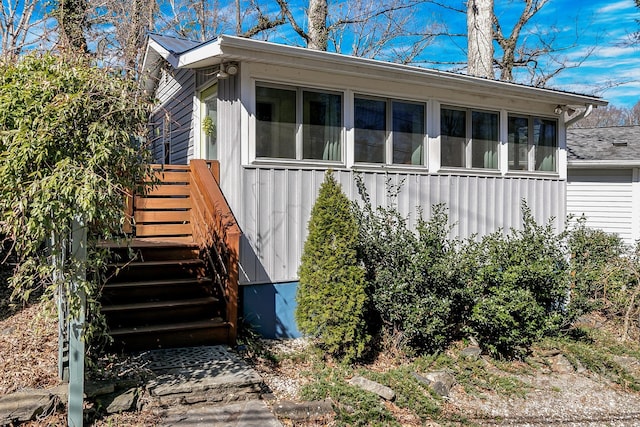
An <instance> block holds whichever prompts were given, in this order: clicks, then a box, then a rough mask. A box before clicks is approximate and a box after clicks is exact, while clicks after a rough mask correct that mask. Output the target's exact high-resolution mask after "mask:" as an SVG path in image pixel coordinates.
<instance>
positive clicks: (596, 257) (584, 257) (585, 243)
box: [567, 217, 631, 318]
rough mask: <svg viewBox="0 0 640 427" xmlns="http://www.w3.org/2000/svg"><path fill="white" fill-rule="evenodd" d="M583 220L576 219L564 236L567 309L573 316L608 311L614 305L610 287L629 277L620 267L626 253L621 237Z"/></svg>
mask: <svg viewBox="0 0 640 427" xmlns="http://www.w3.org/2000/svg"><path fill="white" fill-rule="evenodd" d="M585 223H586V218H584V217H582V218H578V219H577V221H576V222H575V224H574V225H573V227H572V228H571V229H570V231H569V232H568V238H567V241H568V248H569V254H570V261H569V262H570V268H571V302H570V304H569V309H570V311H571V313H572V317H573V318H577V317H579V316H580V315H582V314H584V313H589V312H591V311H594V310H605V311H611V309H612V308H613V307H612V306H615V305H617V304H612V302H611V301H610V298H611V297H612V296H613V295H614V294H615V292H612V290H613V289H619V288H620V287H622V286H624V285H626V284H627V283H628V281H629V280H630V279H631V278H630V277H628V274H626V273H624V271H623V270H624V268H623V269H621V268H619V267H622V266H623V264H624V262H623V259H622V257H623V256H625V255H628V254H627V248H625V245H624V242H623V241H622V239H621V238H620V237H619V236H618V235H616V234H610V233H606V232H604V231H602V230H598V229H593V228H589V227H587V226H586V224H585ZM616 266H617V267H618V268H616ZM621 283H623V284H621ZM613 311H614V312H615V311H618V309H615V308H613Z"/></svg>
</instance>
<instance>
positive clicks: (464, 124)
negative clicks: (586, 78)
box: [255, 83, 558, 171]
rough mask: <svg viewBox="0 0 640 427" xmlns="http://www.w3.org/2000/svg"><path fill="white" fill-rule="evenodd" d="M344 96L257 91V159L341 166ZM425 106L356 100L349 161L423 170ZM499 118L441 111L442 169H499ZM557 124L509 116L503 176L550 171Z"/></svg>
mask: <svg viewBox="0 0 640 427" xmlns="http://www.w3.org/2000/svg"><path fill="white" fill-rule="evenodd" d="M343 109H344V100H343V95H342V93H339V92H321V91H316V90H312V89H304V88H292V87H280V86H270V85H267V84H260V83H259V84H257V85H256V109H255V111H256V157H257V158H279V159H296V160H324V161H336V162H340V161H342V160H343V159H342V152H343V151H342V141H343V139H344V138H343V133H344V131H345V129H344V123H343V117H344V111H343ZM425 123H426V104H424V103H419V102H410V101H404V100H397V99H383V98H378V97H370V96H365V95H356V96H355V97H354V102H353V127H354V160H355V162H358V163H374V164H375V163H382V164H399V165H402V164H406V165H423V164H424V159H425V153H424V150H425V141H426V125H425ZM499 129H500V116H499V113H497V112H493V111H480V110H474V109H465V108H457V107H442V108H441V111H440V136H441V138H440V141H441V148H440V152H441V159H440V162H441V166H443V167H459V168H479V169H498V167H499V166H498V146H499V141H500V138H499ZM557 147H558V144H557V122H556V121H555V120H552V119H544V118H538V117H530V116H524V115H516V114H509V115H508V153H509V169H510V170H524V171H555V170H556V153H557Z"/></svg>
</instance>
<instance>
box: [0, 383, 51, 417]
mask: <svg viewBox="0 0 640 427" xmlns="http://www.w3.org/2000/svg"><path fill="white" fill-rule="evenodd" d="M58 402H59V400H58V398H57V397H56V396H55V395H53V394H51V393H49V392H48V391H47V390H36V389H33V390H31V389H29V390H23V391H20V392H16V393H11V394H8V395H5V396H2V397H0V425H3V426H4V425H9V424H12V423H14V422H24V421H29V420H34V419H36V417H38V416H39V415H41V414H43V413H48V412H51V411H52V410H53V408H54V407H55V406H56V405H57V403H58Z"/></svg>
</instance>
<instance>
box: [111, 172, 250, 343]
mask: <svg viewBox="0 0 640 427" xmlns="http://www.w3.org/2000/svg"><path fill="white" fill-rule="evenodd" d="M217 166H218V165H217V163H215V162H205V161H202V160H199V161H193V162H192V164H191V165H189V166H167V165H165V166H157V167H154V169H155V170H156V172H155V174H156V178H157V179H158V180H159V181H158V182H156V183H155V185H154V186H153V188H152V189H150V190H149V191H147V192H146V194H141V195H136V196H135V197H133V203H132V207H133V209H132V212H131V214H132V217H133V219H134V228H133V229H132V230H131V231H132V235H133V236H134V237H133V238H132V239H128V240H126V241H123V242H103V243H102V246H104V247H107V248H109V249H110V250H111V254H112V262H111V264H110V266H109V269H108V271H107V275H106V276H107V279H106V281H105V283H104V286H103V288H102V297H101V303H102V313H103V314H104V316H105V318H106V320H107V325H108V327H109V330H110V334H111V337H112V338H113V340H114V344H113V346H114V348H115V349H119V350H125V351H136V350H146V349H154V348H167V347H184V346H196V345H211V344H219V343H234V342H235V338H236V325H237V250H238V242H239V235H240V233H239V230H238V228H237V225H236V223H235V218H233V215H232V214H231V211H230V209H229V208H228V206H227V205H226V201H224V197H222V193H221V191H220V188H219V186H218V180H219V178H218V179H216V178H217V176H216V174H217V173H218V172H217V171H218V170H219V169H218V167H217ZM198 175H202V176H198ZM221 216H224V218H221Z"/></svg>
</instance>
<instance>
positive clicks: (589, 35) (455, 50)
mask: <svg viewBox="0 0 640 427" xmlns="http://www.w3.org/2000/svg"><path fill="white" fill-rule="evenodd" d="M291 1H292V3H291V4H292V11H293V13H294V15H296V18H297V19H298V22H299V23H300V24H301V25H304V24H306V18H305V16H304V7H305V5H306V4H307V1H306V0H291ZM440 2H441V3H444V4H446V5H448V6H450V7H451V8H455V9H460V10H462V9H464V7H465V3H466V2H465V0H440ZM273 3H274V6H273V7H274V9H273V10H275V8H277V6H275V2H273ZM348 3H349V0H335V1H330V8H332V9H331V10H332V11H335V10H336V8H338V7H340V5H344V4H348ZM494 3H495V4H494V9H495V12H496V15H497V16H498V17H499V20H500V22H501V25H502V27H503V29H504V31H505V32H510V30H511V28H512V25H513V23H514V22H515V19H516V18H517V17H518V16H519V15H520V12H521V10H522V7H523V6H522V3H523V2H522V0H494ZM411 19H412V20H413V21H414V23H415V25H417V26H422V27H423V28H424V27H428V26H429V25H430V24H431V25H443V24H444V25H445V26H446V30H448V32H449V33H458V34H464V33H466V15H465V14H464V13H459V12H456V11H453V10H451V9H447V8H434V7H433V5H429V4H426V5H424V6H423V9H421V10H420V12H418V13H414V14H413V15H412V17H411ZM639 19H640V9H638V8H637V7H636V6H635V3H634V0H586V1H580V0H549V1H548V3H547V4H546V5H545V6H544V7H543V8H542V9H541V10H540V12H539V13H538V14H537V15H536V16H535V17H534V18H533V20H532V21H530V22H529V24H528V25H527V27H525V30H523V33H522V35H521V36H522V37H523V38H524V37H528V38H529V39H535V38H536V37H538V36H540V35H544V36H545V37H544V38H545V39H547V40H548V39H549V37H557V39H556V43H555V45H556V46H558V47H562V48H566V50H565V49H563V50H562V51H561V53H560V54H559V57H560V59H561V60H562V61H563V62H565V63H567V64H572V65H573V66H577V65H578V64H580V65H579V66H577V67H576V68H568V69H566V70H564V71H563V72H561V73H560V74H558V75H557V76H556V77H554V78H552V79H551V80H550V81H549V82H548V84H547V87H551V88H555V89H560V90H565V91H569V92H576V93H581V94H588V95H596V96H601V97H603V98H604V99H606V100H608V101H609V102H610V103H611V104H612V105H615V106H618V107H627V108H628V107H631V106H633V105H634V104H636V103H637V102H638V101H640V44H636V46H625V45H624V44H625V42H628V41H629V37H630V34H631V33H633V32H635V31H639V30H640V24H639V23H638V22H637V20H639ZM261 37H262V38H267V39H269V40H272V41H276V42H279V43H285V44H294V45H301V44H302V43H303V41H302V39H301V38H300V37H298V36H297V35H296V34H294V33H293V31H292V30H291V28H290V27H289V28H286V27H285V28H279V29H278V30H277V31H276V32H275V33H271V34H269V35H262V36H261ZM347 40H349V39H348V38H345V39H343V40H342V41H343V46H342V48H341V50H342V52H343V53H350V52H348V50H349V49H348V48H349V47H348V46H346V45H347V44H349V43H348V42H347ZM398 43H403V42H402V41H399V42H398ZM404 43H406V44H411V41H410V40H405V41H404ZM330 49H331V48H330ZM380 59H383V58H380ZM419 59H420V60H419V61H416V65H421V66H425V67H431V68H434V67H437V68H440V69H445V70H452V71H462V68H463V65H461V64H463V63H465V62H466V37H439V38H437V39H436V40H435V41H434V42H432V43H431V44H430V45H429V46H428V47H427V48H426V49H425V51H424V52H423V54H422V55H421V57H420V58H419ZM434 62H457V63H458V65H451V64H447V65H436V64H434ZM551 68H553V66H552V67H551ZM516 79H517V80H518V81H519V82H521V83H529V81H530V79H529V78H528V76H527V75H521V76H520V77H516Z"/></svg>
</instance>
